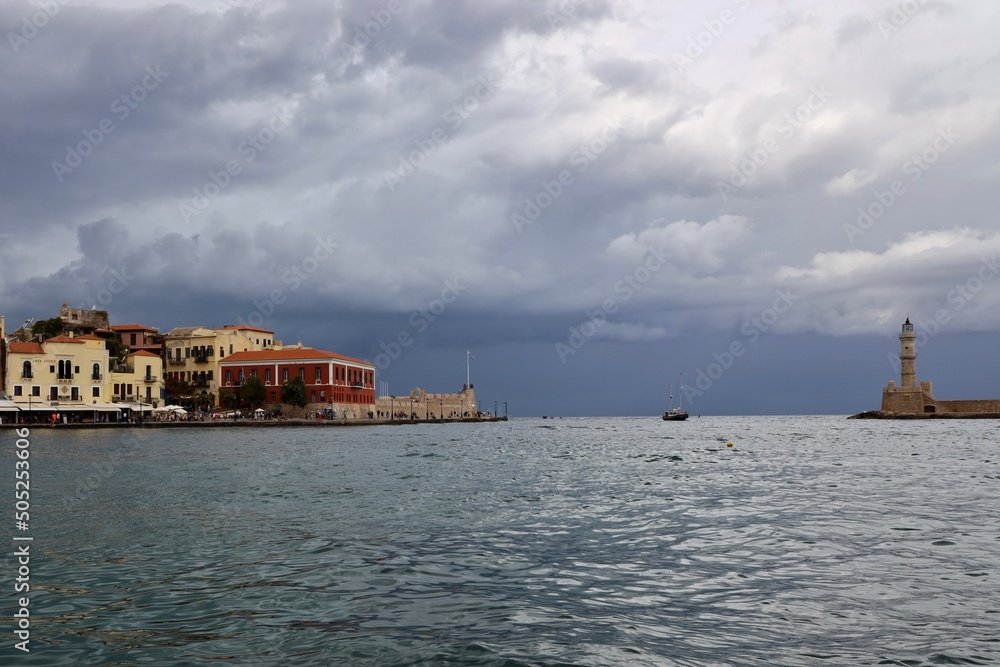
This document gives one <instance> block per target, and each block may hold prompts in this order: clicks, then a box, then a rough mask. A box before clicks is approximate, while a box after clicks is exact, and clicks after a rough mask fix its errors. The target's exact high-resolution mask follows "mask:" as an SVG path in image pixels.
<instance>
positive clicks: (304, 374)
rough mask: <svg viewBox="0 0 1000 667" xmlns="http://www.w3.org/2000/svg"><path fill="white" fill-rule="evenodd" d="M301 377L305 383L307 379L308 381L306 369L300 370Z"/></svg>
mask: <svg viewBox="0 0 1000 667" xmlns="http://www.w3.org/2000/svg"><path fill="white" fill-rule="evenodd" d="M299 377H300V378H301V379H302V381H303V382H305V379H306V369H304V368H300V369H299Z"/></svg>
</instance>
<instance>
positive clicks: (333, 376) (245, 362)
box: [218, 347, 375, 417]
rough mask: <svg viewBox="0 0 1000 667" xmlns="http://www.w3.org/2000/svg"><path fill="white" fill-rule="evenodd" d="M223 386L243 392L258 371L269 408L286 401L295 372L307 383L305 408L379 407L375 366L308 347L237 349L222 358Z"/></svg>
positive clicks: (360, 412)
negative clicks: (284, 390)
mask: <svg viewBox="0 0 1000 667" xmlns="http://www.w3.org/2000/svg"><path fill="white" fill-rule="evenodd" d="M218 363H219V386H220V388H223V389H225V388H228V389H232V390H233V391H235V392H236V393H237V394H238V393H239V388H240V386H242V384H243V381H244V380H245V379H246V378H248V377H252V376H256V377H257V378H258V379H259V380H260V381H261V382H262V383H263V385H264V389H265V397H264V401H265V404H264V408H265V409H271V408H274V407H277V406H279V405H281V385H283V384H284V383H285V382H288V381H289V380H290V379H292V378H293V377H295V376H296V375H297V376H299V377H301V378H302V379H303V381H304V382H305V385H306V401H307V402H308V405H307V406H306V410H320V409H323V408H333V409H335V410H337V412H338V414H344V413H346V414H348V415H351V416H354V415H356V416H358V417H362V416H365V415H367V414H368V413H369V412H371V411H373V410H374V409H375V366H374V365H373V364H370V363H368V362H366V361H362V360H360V359H354V358H353V357H346V356H344V355H341V354H337V353H335V352H326V351H324V350H316V349H313V348H308V347H292V348H284V349H268V350H252V351H247V352H235V353H233V354H231V355H229V356H227V357H226V358H224V359H220V360H219V362H218Z"/></svg>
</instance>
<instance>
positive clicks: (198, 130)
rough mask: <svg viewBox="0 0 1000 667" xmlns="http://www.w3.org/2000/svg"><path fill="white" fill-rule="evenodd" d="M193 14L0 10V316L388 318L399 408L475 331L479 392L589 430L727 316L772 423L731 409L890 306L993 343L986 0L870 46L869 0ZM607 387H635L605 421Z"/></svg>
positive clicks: (704, 345) (679, 363) (384, 321)
mask: <svg viewBox="0 0 1000 667" xmlns="http://www.w3.org/2000/svg"><path fill="white" fill-rule="evenodd" d="M188 4H190V5H191V6H185V5H184V4H177V3H166V2H163V3H158V2H153V3H150V2H138V1H136V2H131V0H102V1H99V2H93V3H91V4H88V5H80V4H67V5H62V4H60V5H59V10H58V13H57V14H56V15H54V16H52V17H49V18H48V19H47V20H46V21H45V24H44V25H40V26H35V29H34V30H31V29H29V28H26V27H25V26H27V25H33V24H32V23H31V22H32V21H33V20H34V17H35V16H36V13H37V12H38V11H40V10H39V8H38V6H37V5H33V4H29V3H27V2H23V1H15V2H8V3H4V4H3V5H2V6H0V26H2V27H4V28H5V30H4V31H3V32H4V34H5V35H8V38H7V43H6V44H4V45H3V46H4V48H5V49H6V53H5V55H4V56H3V57H2V58H0V151H2V154H3V155H4V160H3V162H2V164H0V199H2V201H3V202H4V207H3V209H2V211H0V312H3V313H5V314H6V315H8V320H9V321H21V320H23V319H24V318H26V317H49V316H51V315H52V314H53V313H54V311H55V310H56V309H57V308H58V306H59V304H61V303H63V302H68V303H70V304H71V305H75V306H76V305H79V306H83V307H91V306H94V305H96V306H98V307H104V308H107V309H108V310H110V311H111V313H112V316H113V318H114V319H116V320H118V321H141V322H146V323H148V324H151V325H154V326H159V327H161V328H163V329H168V328H172V327H174V326H182V325H195V324H204V325H209V326H211V325H222V324H226V323H234V322H238V321H248V322H250V323H255V322H257V321H260V322H261V323H263V324H264V325H265V326H269V327H272V328H274V329H275V330H276V331H277V334H278V337H279V338H284V339H286V340H288V341H292V342H294V341H297V340H302V341H303V342H306V343H307V344H314V345H319V346H327V347H332V348H334V349H338V350H341V351H344V352H347V353H350V354H355V355H357V356H363V357H366V358H369V359H375V358H376V357H378V355H380V354H383V353H384V349H385V348H384V347H383V344H386V345H388V344H389V343H391V341H393V340H397V339H398V336H399V335H400V334H401V333H407V334H410V335H412V336H413V339H414V343H413V344H412V346H410V347H408V348H407V349H406V351H405V354H402V355H401V356H400V357H399V358H398V359H396V360H393V362H392V364H391V365H390V366H388V367H386V368H383V369H381V376H382V377H384V378H386V379H388V380H391V381H392V383H393V385H394V387H395V388H396V389H397V390H399V391H402V390H403V388H404V387H405V386H406V384H408V383H414V384H417V383H420V384H424V385H428V384H435V383H440V384H443V385H448V383H451V384H454V383H455V382H459V383H460V382H461V381H462V375H463V373H464V350H465V349H467V348H469V347H476V348H479V349H480V350H484V352H480V354H482V358H483V359H484V361H483V362H481V363H482V371H483V374H484V376H485V377H488V378H490V379H489V382H490V383H492V386H493V388H494V389H495V390H497V391H499V389H500V388H503V392H505V393H506V394H509V395H514V396H519V397H521V398H522V399H523V400H530V401H532V402H533V404H535V405H537V406H544V410H547V411H548V410H550V411H552V412H556V411H562V412H572V413H580V412H593V411H601V410H608V411H614V412H622V413H632V412H635V411H640V412H648V411H650V410H653V408H657V409H658V408H659V407H662V406H660V405H659V403H661V402H662V401H661V399H662V398H663V396H662V395H661V394H662V389H663V385H665V383H666V382H667V381H669V380H667V379H666V378H667V377H668V376H669V375H673V374H674V373H675V372H676V371H679V370H682V369H684V368H687V369H690V370H689V371H688V372H690V373H694V372H695V371H696V369H697V368H699V367H702V368H703V367H706V365H707V364H708V363H711V361H712V359H713V358H714V357H713V355H714V354H716V353H718V352H719V351H720V350H725V349H727V348H728V346H729V345H730V344H731V343H732V342H733V341H734V340H736V341H744V342H745V339H746V338H747V336H746V335H745V334H744V333H742V332H743V331H744V328H745V327H749V331H750V333H756V334H758V335H759V340H760V344H759V345H754V347H753V349H752V352H753V354H750V353H749V352H748V355H747V357H746V358H745V363H744V361H743V360H741V362H740V364H738V365H737V366H735V367H734V369H733V371H732V372H731V373H727V375H726V378H725V379H724V380H723V381H720V382H719V383H716V385H715V386H714V388H713V389H712V392H711V393H712V395H713V396H714V398H713V399H712V400H711V401H710V403H711V404H712V406H713V407H711V408H706V410H710V411H713V412H716V413H717V412H720V411H721V412H725V411H736V412H739V411H746V410H750V411H769V410H768V408H767V400H768V399H767V397H766V396H762V395H761V394H760V392H757V393H756V394H755V397H754V401H756V402H749V403H747V402H745V401H744V402H741V401H740V395H741V392H744V391H745V390H746V389H747V388H748V387H752V386H753V385H754V382H753V377H754V376H755V375H759V374H764V375H765V376H766V377H768V378H771V379H772V380H774V382H775V383H777V382H778V380H777V379H778V378H780V377H782V375H787V374H789V373H793V372H798V371H799V370H800V369H801V367H803V365H804V364H815V365H816V368H821V369H826V366H824V365H823V363H825V362H822V361H820V360H818V358H817V357H816V356H815V355H814V348H815V347H817V346H819V347H823V348H824V349H837V350H840V351H841V353H842V354H843V355H846V356H844V358H845V359H848V360H849V362H854V360H855V359H858V361H857V364H858V367H859V368H864V367H865V366H864V362H863V361H860V359H861V357H863V356H864V355H871V354H872V351H873V350H881V349H882V348H883V347H887V348H888V349H889V350H890V352H891V350H892V342H893V341H892V340H891V336H892V335H893V334H894V331H895V329H896V328H897V327H898V322H899V320H900V319H901V318H903V317H905V316H906V315H907V314H909V315H912V316H914V317H921V318H924V319H926V318H928V317H934V315H935V313H937V312H940V311H943V312H945V313H946V314H947V315H948V317H949V322H948V324H947V326H946V327H944V329H945V330H946V331H948V332H949V333H957V332H963V331H968V332H984V331H995V330H996V328H997V326H998V320H997V319H996V314H995V313H996V312H997V311H996V308H995V306H996V305H997V304H998V303H1000V293H998V289H997V286H998V285H1000V281H998V280H986V281H984V282H983V283H982V285H981V286H980V288H979V289H977V290H976V291H975V293H974V294H970V295H968V296H969V298H964V297H963V299H964V300H963V301H961V302H960V301H959V300H958V299H957V298H955V297H954V296H953V290H955V289H957V288H958V287H961V286H967V285H968V284H969V281H970V280H972V279H973V278H975V277H976V276H977V272H979V271H980V270H981V268H982V267H983V266H988V264H987V265H984V264H983V262H984V261H988V260H989V259H990V258H991V257H992V253H994V252H997V251H1000V242H998V238H1000V236H998V228H997V221H996V220H995V219H994V217H991V216H990V215H989V214H988V211H991V210H994V209H995V208H996V204H997V203H998V202H997V201H996V199H997V192H996V188H995V187H993V183H994V182H995V178H994V176H995V172H996V169H995V155H996V152H997V150H998V149H1000V131H998V130H997V124H996V118H997V109H998V108H1000V107H998V100H997V97H996V91H995V86H993V85H991V84H992V82H993V81H995V80H996V78H997V75H998V72H997V67H998V64H1000V58H998V53H997V48H998V47H997V46H996V44H995V39H993V34H994V33H995V29H994V28H996V27H997V26H998V25H1000V16H998V11H997V10H996V9H994V8H992V7H989V6H987V5H982V6H976V7H972V6H969V7H959V6H958V5H950V4H945V3H941V2H938V3H926V4H920V8H919V11H917V12H916V14H914V15H913V16H909V17H904V18H905V20H903V19H900V18H899V17H896V22H897V23H898V24H899V25H895V24H892V25H893V28H894V29H893V30H891V31H889V32H888V33H886V32H885V31H884V30H880V29H879V25H880V24H879V21H882V20H889V21H892V20H893V16H892V13H891V9H890V10H889V11H888V13H886V12H882V11H879V12H877V13H875V14H873V13H872V10H871V9H870V7H869V6H868V5H864V4H863V3H861V2H860V0H852V2H848V3H847V4H846V5H843V6H839V5H838V6H836V7H832V6H831V7H823V8H814V9H811V10H810V11H807V12H804V11H799V12H796V11H791V10H789V8H788V6H787V4H786V3H782V2H764V3H758V2H755V3H750V4H749V5H748V6H746V7H742V6H741V4H740V3H732V6H727V8H728V9H730V10H731V11H732V19H733V20H732V21H730V22H729V23H727V24H726V25H725V26H724V27H723V29H721V30H720V29H718V26H717V25H716V24H714V23H713V21H715V20H716V19H717V18H718V17H719V14H718V10H712V9H711V8H709V9H705V8H695V7H693V6H692V7H684V8H681V7H680V6H678V7H676V8H669V9H667V10H664V9H663V7H662V6H661V4H657V3H653V2H628V3H625V2H591V1H589V0H588V1H586V2H583V1H569V0H565V1H562V2H556V1H555V0H550V1H548V2H545V3H537V2H530V1H529V0H501V1H498V2H491V3H474V2H471V0H470V1H468V2H443V1H442V2H429V3H423V4H421V5H419V6H415V5H412V4H409V3H400V4H399V5H396V4H395V3H388V2H386V3H383V4H379V3H370V2H360V1H350V2H344V3H340V4H335V5H332V4H330V3H323V2H311V1H307V2H284V3H282V2H271V1H270V0H267V1H262V2H246V3H244V2H232V3H227V4H228V5H230V7H229V8H228V9H225V11H218V10H216V9H215V8H214V7H213V8H206V7H205V6H203V5H200V4H194V3H188ZM393 8H396V9H398V11H395V9H393ZM928 19H933V20H932V21H930V22H929V21H928ZM26 21H27V23H25V22H26ZM713 26H715V28H716V29H715V30H714V32H713ZM931 26H933V31H932V32H929V31H930V30H931ZM970 26H975V27H976V29H975V30H970V29H969V27H970ZM701 31H705V34H704V35H702V34H701ZM22 32H23V33H25V34H28V33H31V34H32V36H31V37H30V38H27V37H23V38H21V37H18V39H15V40H14V41H11V38H10V36H9V35H11V34H13V35H15V36H20V35H21V34H22ZM689 39H691V40H700V42H698V41H696V42H695V43H697V44H700V52H698V53H694V54H693V56H691V57H690V61H689V62H687V63H678V60H677V58H676V55H677V53H679V52H681V51H683V49H684V48H686V47H685V45H687V44H688V43H689V42H688V40H689ZM817 91H823V92H821V93H820V92H817ZM609 128H613V130H612V131H610V132H609ZM942 132H944V133H945V135H946V136H950V137H952V138H951V139H949V140H947V141H946V143H944V144H942V143H941V142H942V141H944V140H942V139H939V137H941V136H942V134H941V133H942ZM949 133H950V134H949ZM952 135H954V136H952ZM935 142H937V143H935ZM915 158H916V159H917V160H919V161H921V162H920V165H921V166H918V167H916V168H914V164H915V163H914V159H915ZM897 182H898V183H897ZM894 183H895V184H896V185H894ZM894 187H895V188H896V190H895V193H893V190H892V189H893V188H894ZM890 195H891V197H890ZM866 215H867V216H869V217H868V218H865V217H864V216H866ZM651 250H656V251H657V252H660V253H663V254H664V256H665V257H666V259H664V260H657V261H656V262H652V263H651V260H650V259H649V257H650V255H649V253H650V251H651ZM984 253H985V255H984ZM984 257H985V260H984ZM652 264H655V265H656V266H655V267H654V268H650V267H651V266H652ZM449 284H458V285H461V288H460V289H459V290H458V291H459V292H460V293H459V294H458V295H457V297H456V298H455V299H450V300H449V301H448V303H444V301H443V300H441V297H442V291H443V290H446V289H447V288H448V285H449ZM782 290H785V292H782ZM787 290H791V292H790V293H789V292H787ZM782 293H785V294H793V295H794V307H792V308H789V309H785V310H783V312H782V313H781V317H779V318H777V319H776V320H775V321H773V322H771V323H769V324H768V325H767V329H766V331H764V330H763V329H759V328H757V327H756V325H754V324H753V322H754V321H755V320H754V318H758V319H759V318H761V317H762V315H767V316H768V317H769V315H768V312H769V311H768V309H769V308H771V307H772V306H773V304H774V303H775V299H777V298H779V296H778V295H780V294H782ZM949 295H952V296H951V297H950V296H949ZM959 303H961V307H958V304H959ZM437 311H441V312H437ZM602 313H603V314H602ZM431 316H433V319H432V317H431ZM594 318H597V319H598V320H601V318H604V319H606V323H604V324H602V325H601V326H600V327H599V328H597V329H595V330H594V332H593V335H592V336H587V337H585V341H584V343H583V344H582V345H581V346H580V347H579V349H577V348H574V352H572V353H571V354H569V355H568V356H566V355H563V356H562V357H560V354H559V352H558V349H559V348H558V347H557V345H558V344H560V343H563V344H566V343H568V341H570V338H571V337H572V336H573V332H574V331H575V330H579V329H580V327H581V326H582V325H585V324H586V323H587V322H593V321H594ZM251 320H252V321H251ZM595 326H596V325H595ZM418 329H419V331H418ZM826 335H830V336H834V338H823V336H826ZM860 336H868V337H870V338H864V339H862V338H859V337H860ZM886 337H888V338H886ZM765 341H768V342H766V343H765ZM577 342H579V340H577ZM935 344H936V343H935ZM783 347H784V348H787V350H789V351H794V354H793V355H790V357H789V358H790V360H789V361H787V362H786V361H782V359H781V354H780V352H781V348H783ZM881 353H882V352H881V351H879V352H878V354H881ZM827 356H829V357H836V356H837V355H836V354H833V353H830V354H828V355H827ZM825 358H826V357H824V359H825ZM875 363H877V364H881V363H882V360H881V359H879V360H877V361H876V362H875ZM610 368H615V369H618V371H617V372H619V373H620V375H621V377H622V378H633V379H635V378H638V377H640V376H642V379H641V380H636V382H637V384H636V386H635V388H634V390H633V389H629V390H625V389H623V390H621V391H616V392H613V393H614V399H613V400H610V402H609V400H608V399H607V391H606V390H604V389H602V388H601V387H603V385H598V384H596V383H594V382H593V378H595V377H605V376H606V375H607V374H608V373H609V372H610V371H609V369H610ZM881 370H882V369H880V372H879V373H878V374H877V375H878V379H877V384H881V383H882V382H883V381H884V379H885V378H883V376H885V375H891V374H887V373H883V372H881ZM865 377H866V381H868V380H869V379H870V380H871V381H873V382H875V381H876V380H874V379H871V378H868V377H867V376H865ZM592 386H593V388H589V387H592ZM788 386H791V387H794V389H791V390H790V389H787V387H786V386H785V385H781V386H780V387H778V386H777V385H776V388H775V390H774V392H773V399H774V400H781V401H785V402H786V403H785V404H787V405H792V406H798V407H797V408H796V409H801V410H819V409H821V406H822V405H825V404H826V403H824V402H823V400H822V399H817V400H815V401H813V402H810V401H809V400H807V399H804V398H801V396H800V395H801V394H805V393H807V388H806V387H805V386H804V385H801V384H794V383H792V384H791V385H788ZM811 386H813V387H814V386H815V385H811ZM431 388H435V387H431ZM444 388H448V387H447V386H446V387H444ZM838 391H839V390H838V389H835V388H834V387H833V385H831V388H829V389H823V390H822V392H825V393H823V394H822V395H823V396H830V395H836V394H838ZM637 395H639V396H642V397H644V398H643V400H642V401H641V403H642V405H641V407H636V406H638V405H639V403H637V402H636V396H637ZM557 396H558V397H559V398H555V397H557ZM650 397H655V398H653V399H651V398H650ZM508 400H509V396H508ZM706 400H708V399H706ZM873 403H874V399H873V402H872V403H866V404H865V405H861V406H855V405H854V403H851V402H849V401H841V402H839V403H835V404H834V403H830V404H829V405H836V407H831V408H830V409H832V410H841V409H843V410H845V411H848V410H854V409H855V407H857V409H862V408H865V407H874V405H873ZM542 409H543V408H542V407H539V408H538V410H539V411H541V410H542ZM653 411H655V410H653ZM522 414H523V412H522Z"/></svg>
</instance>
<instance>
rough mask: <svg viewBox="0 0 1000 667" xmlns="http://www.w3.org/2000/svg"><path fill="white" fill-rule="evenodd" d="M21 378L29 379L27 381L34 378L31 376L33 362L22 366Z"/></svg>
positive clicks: (27, 362)
mask: <svg viewBox="0 0 1000 667" xmlns="http://www.w3.org/2000/svg"><path fill="white" fill-rule="evenodd" d="M21 377H22V378H27V379H30V378H31V377H32V376H31V362H30V361H26V362H24V364H23V365H22V366H21Z"/></svg>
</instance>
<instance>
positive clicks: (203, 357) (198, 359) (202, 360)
mask: <svg viewBox="0 0 1000 667" xmlns="http://www.w3.org/2000/svg"><path fill="white" fill-rule="evenodd" d="M191 358H192V359H194V361H195V363H198V364H206V363H208V362H209V361H211V360H212V355H210V354H192V355H191Z"/></svg>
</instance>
